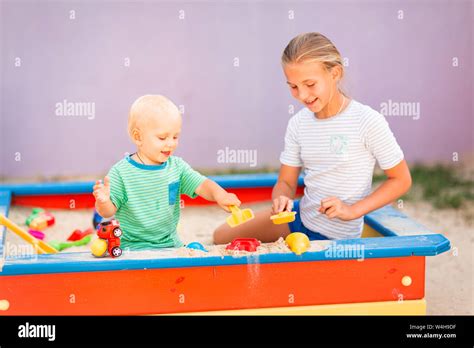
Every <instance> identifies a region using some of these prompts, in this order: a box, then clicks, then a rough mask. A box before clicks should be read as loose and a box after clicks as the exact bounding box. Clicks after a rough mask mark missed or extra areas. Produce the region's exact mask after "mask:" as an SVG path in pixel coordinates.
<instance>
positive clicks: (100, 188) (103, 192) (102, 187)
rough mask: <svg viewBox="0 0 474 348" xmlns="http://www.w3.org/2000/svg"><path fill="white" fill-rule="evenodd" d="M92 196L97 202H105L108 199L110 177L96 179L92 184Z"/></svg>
mask: <svg viewBox="0 0 474 348" xmlns="http://www.w3.org/2000/svg"><path fill="white" fill-rule="evenodd" d="M93 194H94V197H95V199H96V201H97V202H99V203H106V202H108V201H110V179H109V177H108V176H106V177H105V178H104V183H102V180H97V181H96V182H95V185H94V192H93Z"/></svg>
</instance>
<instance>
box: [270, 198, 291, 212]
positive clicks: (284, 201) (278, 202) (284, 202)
mask: <svg viewBox="0 0 474 348" xmlns="http://www.w3.org/2000/svg"><path fill="white" fill-rule="evenodd" d="M292 209H293V200H292V199H290V198H288V197H286V196H280V197H278V198H275V199H274V200H273V205H272V214H273V215H275V214H278V213H281V212H282V211H284V210H286V211H291V210H292Z"/></svg>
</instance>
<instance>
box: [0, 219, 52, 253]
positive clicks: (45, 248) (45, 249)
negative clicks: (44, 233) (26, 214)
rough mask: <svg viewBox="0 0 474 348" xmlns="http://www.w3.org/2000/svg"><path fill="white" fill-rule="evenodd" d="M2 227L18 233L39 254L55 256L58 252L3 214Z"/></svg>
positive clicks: (0, 221)
mask: <svg viewBox="0 0 474 348" xmlns="http://www.w3.org/2000/svg"><path fill="white" fill-rule="evenodd" d="M0 225H4V226H5V227H6V228H8V229H9V230H10V231H12V232H14V233H16V234H17V235H19V236H20V237H21V238H23V239H24V240H25V241H27V242H28V243H30V244H31V245H32V246H33V248H35V251H36V253H37V254H54V253H57V252H58V251H57V250H56V249H54V248H53V247H52V246H50V245H49V244H47V243H45V242H43V241H42V240H39V239H36V238H35V237H33V236H32V235H31V234H29V233H28V232H26V231H24V230H22V229H21V227H20V226H18V225H17V224H15V223H14V222H13V221H11V220H10V219H9V218H7V217H6V216H4V215H2V214H0Z"/></svg>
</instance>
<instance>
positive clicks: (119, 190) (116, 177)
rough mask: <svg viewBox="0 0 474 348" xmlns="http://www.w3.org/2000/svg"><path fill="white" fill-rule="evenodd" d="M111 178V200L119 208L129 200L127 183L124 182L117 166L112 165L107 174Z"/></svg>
mask: <svg viewBox="0 0 474 348" xmlns="http://www.w3.org/2000/svg"><path fill="white" fill-rule="evenodd" d="M107 176H108V177H109V179H110V200H111V201H112V203H113V204H114V205H115V207H116V208H117V210H119V209H120V207H121V206H122V205H123V204H124V203H125V202H126V201H127V197H126V193H125V185H124V184H123V180H122V177H121V175H120V172H119V171H118V169H117V168H116V167H112V168H111V169H110V171H109V173H108V174H107Z"/></svg>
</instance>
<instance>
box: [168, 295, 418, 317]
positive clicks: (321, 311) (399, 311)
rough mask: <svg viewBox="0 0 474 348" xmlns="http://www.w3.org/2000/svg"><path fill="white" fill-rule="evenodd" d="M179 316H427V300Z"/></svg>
mask: <svg viewBox="0 0 474 348" xmlns="http://www.w3.org/2000/svg"><path fill="white" fill-rule="evenodd" d="M177 314H178V315H426V300H425V299H424V298H423V299H420V300H407V301H400V302H398V301H382V302H359V303H344V304H331V305H317V306H295V307H278V308H256V309H236V310H225V311H210V312H193V313H177Z"/></svg>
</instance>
